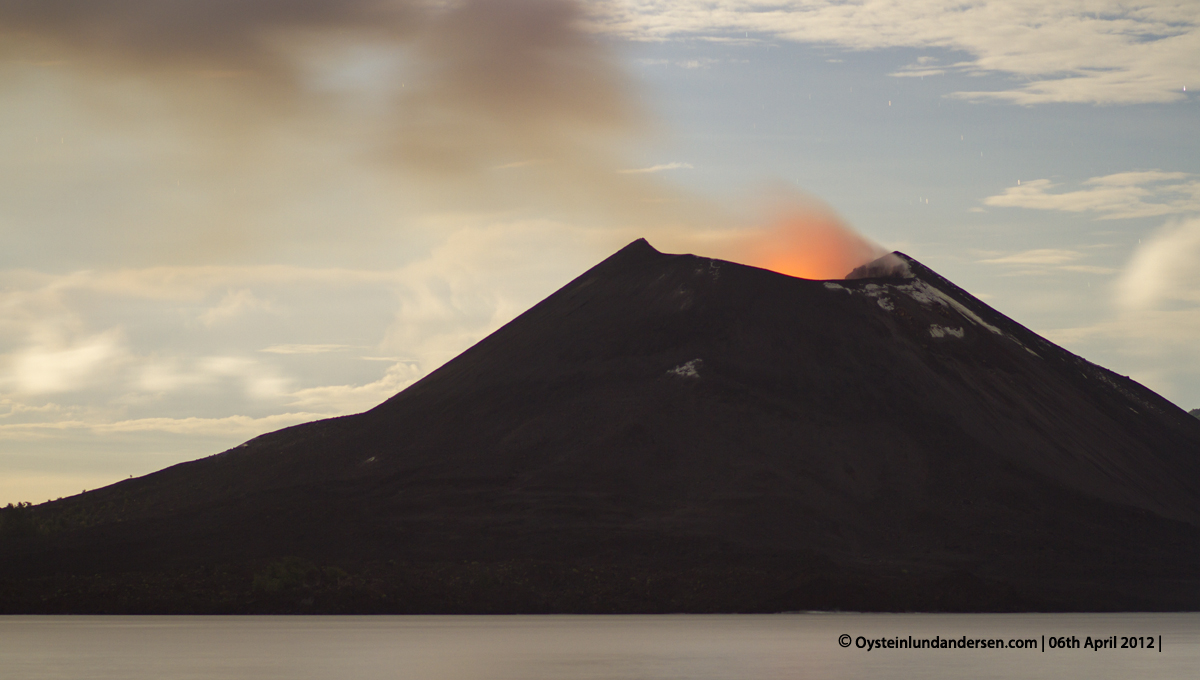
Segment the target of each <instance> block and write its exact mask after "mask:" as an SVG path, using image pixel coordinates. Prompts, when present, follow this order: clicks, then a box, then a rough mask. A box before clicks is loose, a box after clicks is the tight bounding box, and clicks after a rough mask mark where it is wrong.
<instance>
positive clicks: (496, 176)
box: [0, 0, 1200, 504]
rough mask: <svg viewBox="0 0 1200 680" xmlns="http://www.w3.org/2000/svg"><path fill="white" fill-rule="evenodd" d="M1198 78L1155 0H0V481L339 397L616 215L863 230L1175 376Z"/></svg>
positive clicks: (405, 366) (762, 230)
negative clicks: (1132, 1) (249, 0)
mask: <svg viewBox="0 0 1200 680" xmlns="http://www.w3.org/2000/svg"><path fill="white" fill-rule="evenodd" d="M1197 89H1200V11H1198V9H1197V7H1196V5H1195V3H1194V1H1192V0H1189V1H1185V2H1172V1H1168V0H1149V1H1147V2H1142V3H1139V4H1136V5H1134V4H1130V3H1125V2H1116V1H1108V0H1062V1H1060V2H1053V3H1046V2H1032V1H1025V0H1013V1H1010V2H1002V3H1000V2H983V1H979V0H955V1H954V2H948V1H942V0H905V1H898V0H896V1H893V0H859V1H856V2H842V1H828V0H775V1H773V2H755V1H749V0H706V1H698V0H461V1H456V2H427V1H422V0H382V1H380V0H257V1H256V2H252V3H245V2H235V1H234V0H208V1H200V0H191V1H183V0H181V1H180V2H163V1H162V0H119V1H118V0H0V234H2V235H3V244H4V247H3V248H2V249H0V310H2V313H0V504H3V503H9V502H19V501H32V502H42V501H45V500H47V499H52V498H58V497H62V496H68V495H72V494H76V493H79V492H80V491H83V490H84V489H92V488H97V487H99V486H103V485H106V484H110V483H113V482H116V481H119V480H121V479H125V478H128V477H130V476H140V475H144V474H147V473H150V472H153V471H155V470H158V469H161V468H164V467H167V466H169V465H173V464H175V463H178V462H182V461H186V460H192V459H195V458H199V457H202V456H206V455H210V454H213V453H218V452H220V451H222V450H225V449H228V448H230V447H232V446H235V445H237V444H239V443H240V442H242V441H245V440H247V439H250V438H252V437H254V436H257V435H259V434H262V433H264V432H268V431H272V430H275V429H278V428H281V427H285V426H289V425H293V424H297V423H301V422H306V421H309V420H314V419H318V418H324V417H329V416H334V415H342V414H347V413H355V412H360V411H363V410H366V409H368V408H370V407H372V406H374V405H376V404H378V403H380V402H382V401H383V400H384V399H386V398H387V397H389V396H391V395H392V394H395V393H396V392H398V391H400V390H401V389H403V388H404V387H406V386H407V385H410V384H412V383H413V382H414V381H416V380H418V379H419V378H421V377H422V376H424V375H426V374H428V373H429V372H430V371H431V370H433V369H435V368H437V367H438V366H439V365H441V364H442V363H444V362H445V361H447V360H449V359H451V358H453V357H454V356H455V355H457V354H458V353H460V352H461V351H463V350H464V349H466V348H467V347H469V346H470V345H471V344H473V343H475V342H477V341H478V340H480V339H481V338H483V337H484V336H486V335H487V334H488V333H490V332H492V331H494V330H495V329H497V328H499V327H500V326H502V325H503V324H504V323H506V322H508V321H510V320H511V319H513V318H514V317H515V316H517V315H518V314H520V313H521V312H522V311H524V310H525V309H527V308H528V307H530V306H531V305H533V304H534V303H536V302H537V301H538V300H540V299H542V298H544V297H545V296H547V295H549V294H550V293H552V292H553V291H554V290H556V289H557V288H559V287H561V286H562V285H564V284H566V283H567V282H568V281H570V280H571V279H572V278H574V277H575V276H577V275H579V274H580V273H582V272H583V271H584V270H586V269H587V268H588V267H590V266H592V265H594V264H595V263H597V262H599V261H600V260H602V259H604V258H605V257H606V256H608V255H609V254H611V253H612V252H614V251H616V250H617V249H619V248H620V247H622V246H623V245H625V244H627V243H628V242H630V241H632V240H634V239H636V238H639V237H646V238H647V239H649V241H650V242H651V244H652V245H654V246H655V247H657V248H658V249H659V250H662V251H664V252H691V253H696V254H698V255H704V256H710V257H719V258H722V259H731V260H734V261H739V262H745V263H748V264H755V265H758V266H776V264H777V263H778V262H782V261H785V260H789V258H791V259H792V260H794V259H796V258H801V259H802V256H803V254H804V253H805V252H809V251H811V250H812V249H813V248H815V247H816V246H815V245H814V244H816V243H817V242H818V241H820V239H821V238H825V237H829V238H833V239H835V240H838V239H840V241H839V242H842V243H850V244H851V245H852V246H853V247H852V248H850V250H852V251H853V252H855V253H858V254H859V255H855V257H865V256H867V255H870V254H875V253H882V252H887V251H890V250H900V251H902V252H905V253H906V254H908V255H910V256H912V257H915V258H916V259H918V260H920V261H921V262H923V263H924V264H926V265H928V266H930V267H932V268H933V269H935V270H936V271H938V272H939V273H941V274H942V275H943V276H946V277H947V278H949V279H950V280H952V281H954V282H956V283H957V284H959V285H960V286H962V287H963V288H965V289H967V290H968V291H970V292H971V293H973V294H974V295H976V296H977V297H979V298H980V299H982V300H984V301H985V302H987V303H988V304H990V305H992V306H993V307H995V308H996V309H998V310H999V311H1001V312H1003V313H1004V314H1007V315H1008V316H1009V317H1011V318H1013V319H1014V320H1016V321H1017V322H1019V323H1021V324H1023V325H1025V326H1027V327H1029V328H1031V329H1033V330H1034V331H1036V332H1038V333H1040V334H1042V335H1043V336H1045V337H1047V338H1048V339H1050V340H1052V341H1054V342H1056V343H1058V344H1060V345H1062V346H1063V347H1065V348H1066V349H1068V350H1070V351H1072V352H1075V353H1077V354H1079V355H1081V356H1083V357H1085V358H1087V359H1089V360H1091V361H1093V362H1095V363H1098V364H1100V365H1102V366H1106V367H1108V368H1110V369H1112V370H1114V371H1116V372H1118V373H1121V374H1122V375H1129V376H1131V377H1133V378H1134V379H1135V380H1138V381H1139V382H1141V383H1143V384H1144V385H1146V386H1148V387H1150V388H1151V389H1154V390H1155V391H1157V392H1159V393H1160V394H1162V395H1163V396H1165V397H1166V398H1168V399H1170V400H1172V401H1173V402H1175V403H1176V404H1178V405H1179V406H1181V407H1183V408H1185V409H1191V408H1196V407H1200V343H1197V342H1196V340H1197V339H1200V267H1197V266H1196V265H1197V263H1198V262H1200V134H1198V133H1200V107H1198V103H1197V97H1196V95H1195V94H1194V92H1195V91H1196V90H1197ZM854 233H857V234H859V235H861V237H857V236H853V235H852V234H854ZM864 253H865V254H864ZM781 258H782V259H781ZM789 261H790V260H789ZM826 261H828V258H827V259H826ZM772 263H776V264H772ZM843 265H844V263H843V262H841V261H837V262H834V263H833V264H829V265H828V267H827V268H826V269H824V270H806V271H807V272H808V274H807V275H809V276H814V277H828V278H834V277H838V276H840V275H841V274H842V273H845V272H841V273H839V271H840V269H843V268H844V266H843ZM830 267H831V268H830ZM847 271H848V270H847ZM793 273H797V272H793ZM797 313H803V310H797Z"/></svg>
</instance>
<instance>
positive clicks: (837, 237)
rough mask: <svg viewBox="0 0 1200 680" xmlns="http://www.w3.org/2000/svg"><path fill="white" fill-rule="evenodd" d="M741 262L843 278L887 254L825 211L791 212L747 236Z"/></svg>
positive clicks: (809, 275)
mask: <svg viewBox="0 0 1200 680" xmlns="http://www.w3.org/2000/svg"><path fill="white" fill-rule="evenodd" d="M740 250H742V253H740V254H741V257H740V258H739V261H741V262H743V263H745V264H748V265H752V266H755V267H762V268H763V269H770V270H772V271H776V272H779V273H780V274H787V275H788V276H795V277H799V278H802V279H841V278H845V276H846V275H847V274H849V273H850V271H851V270H852V269H854V268H855V267H858V266H860V265H864V264H866V263H868V262H870V261H871V260H874V259H875V258H877V257H880V256H882V255H884V254H885V253H886V252H887V251H885V250H884V249H883V248H882V247H880V246H879V245H876V244H875V243H872V242H871V241H869V240H867V239H866V238H863V237H862V236H860V235H859V234H857V233H856V232H855V231H854V230H853V229H851V228H850V227H849V226H848V225H847V224H845V223H844V222H842V220H840V219H839V218H838V217H837V215H835V214H833V213H832V212H828V211H824V210H803V211H792V212H790V213H788V214H786V215H784V216H783V217H781V218H779V219H778V220H776V222H775V224H774V226H772V227H770V228H768V229H764V230H762V231H759V232H756V233H754V234H752V235H749V236H747V240H746V241H744V242H743V244H742V248H740Z"/></svg>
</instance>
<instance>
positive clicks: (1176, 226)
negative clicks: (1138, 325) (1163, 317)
mask: <svg viewBox="0 0 1200 680" xmlns="http://www.w3.org/2000/svg"><path fill="white" fill-rule="evenodd" d="M1143 241H1144V242H1143V243H1142V244H1141V245H1140V246H1139V247H1138V249H1137V250H1136V251H1135V252H1134V254H1133V257H1132V258H1131V259H1130V261H1129V264H1128V265H1127V266H1126V268H1125V271H1124V272H1123V273H1122V274H1121V276H1120V278H1119V279H1118V280H1117V301H1118V303H1119V304H1120V306H1121V308H1122V309H1125V310H1150V309H1155V308H1157V307H1159V306H1161V305H1163V304H1166V303H1171V302H1185V303H1190V304H1200V267H1198V266H1197V263H1200V218H1192V219H1185V220H1177V221H1172V222H1168V223H1167V224H1166V225H1164V226H1163V227H1162V228H1160V229H1159V230H1158V231H1156V232H1155V233H1154V234H1152V235H1151V236H1150V237H1149V238H1146V239H1143Z"/></svg>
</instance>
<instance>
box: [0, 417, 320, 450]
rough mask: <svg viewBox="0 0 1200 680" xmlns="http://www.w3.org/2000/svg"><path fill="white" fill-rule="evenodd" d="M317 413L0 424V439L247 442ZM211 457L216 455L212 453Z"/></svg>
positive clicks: (301, 421) (310, 418) (305, 419)
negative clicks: (160, 436) (153, 437)
mask: <svg viewBox="0 0 1200 680" xmlns="http://www.w3.org/2000/svg"><path fill="white" fill-rule="evenodd" d="M321 417H323V414H321V413H303V412H297V413H277V414H273V415H270V416H265V417H262V418H252V417H249V416H242V415H235V416H227V417H224V418H139V419H136V420H118V421H115V422H108V421H95V420H57V421H53V422H43V423H18V424H0V436H4V437H11V438H15V439H37V438H44V437H47V436H53V435H54V433H56V432H62V431H67V430H75V431H86V432H89V433H93V434H99V435H110V434H119V433H131V432H166V433H171V434H183V435H194V436H214V435H216V436H235V437H246V438H251V437H255V436H258V435H259V434H262V433H263V432H271V431H273V430H277V429H279V428H283V427H289V426H291V425H297V424H299V423H304V422H308V421H310V420H316V419H317V418H321ZM213 453H216V452H215V451H214V452H213Z"/></svg>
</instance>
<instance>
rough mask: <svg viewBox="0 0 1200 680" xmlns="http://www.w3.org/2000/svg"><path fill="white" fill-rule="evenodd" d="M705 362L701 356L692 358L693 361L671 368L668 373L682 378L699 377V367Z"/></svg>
mask: <svg viewBox="0 0 1200 680" xmlns="http://www.w3.org/2000/svg"><path fill="white" fill-rule="evenodd" d="M703 364H704V361H703V360H701V359H699V358H697V359H692V360H691V361H689V362H687V363H686V364H681V365H679V366H676V367H675V368H672V369H671V370H669V371H667V374H668V375H677V376H679V377H681V378H696V379H699V378H700V371H699V370H698V369H699V368H700V366H701V365H703Z"/></svg>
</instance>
